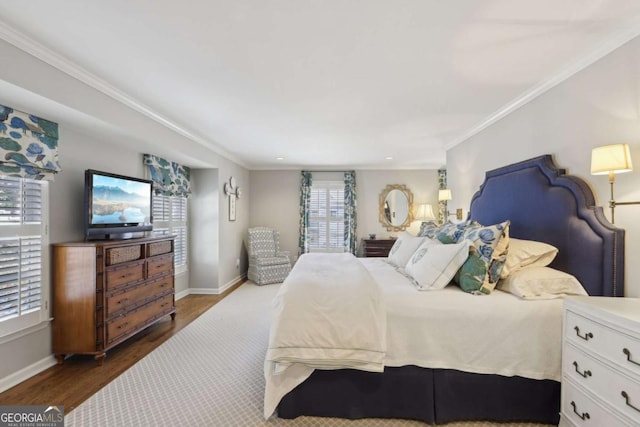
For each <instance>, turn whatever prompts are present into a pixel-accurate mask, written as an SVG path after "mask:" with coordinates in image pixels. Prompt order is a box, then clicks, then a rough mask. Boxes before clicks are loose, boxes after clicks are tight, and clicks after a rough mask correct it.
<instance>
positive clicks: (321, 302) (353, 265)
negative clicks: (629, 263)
mask: <svg viewBox="0 0 640 427" xmlns="http://www.w3.org/2000/svg"><path fill="white" fill-rule="evenodd" d="M274 304H275V315H274V318H273V323H272V325H271V333H270V336H269V347H268V349H267V355H266V358H265V379H266V389H265V407H264V413H265V417H267V418H268V417H269V416H270V415H271V414H272V413H273V411H274V410H275V407H276V406H277V404H278V402H279V401H280V399H281V398H282V397H283V396H284V395H285V394H286V393H288V392H289V391H290V390H291V389H292V388H293V387H295V386H296V385H298V384H299V383H301V382H302V381H303V380H305V379H306V378H307V377H308V376H309V375H310V374H311V372H313V369H343V368H354V369H360V370H366V371H373V372H382V371H383V370H384V361H385V352H386V314H385V308H384V304H383V298H382V294H381V292H380V288H379V287H378V285H377V284H376V282H375V281H374V280H373V278H372V277H371V275H370V274H369V272H368V271H367V269H366V268H365V267H364V266H363V265H362V263H361V262H360V261H359V260H358V259H357V258H355V257H354V256H353V255H351V254H305V255H302V256H301V257H300V259H299V260H298V262H297V263H296V265H295V267H294V268H293V270H292V271H291V273H290V274H289V277H287V279H286V280H285V282H284V283H283V284H282V287H281V288H280V290H279V292H278V294H277V295H276V298H275V301H274Z"/></svg>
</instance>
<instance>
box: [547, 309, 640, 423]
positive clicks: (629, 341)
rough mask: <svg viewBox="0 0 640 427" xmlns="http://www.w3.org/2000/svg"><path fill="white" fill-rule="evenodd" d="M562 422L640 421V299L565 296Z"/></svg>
mask: <svg viewBox="0 0 640 427" xmlns="http://www.w3.org/2000/svg"><path fill="white" fill-rule="evenodd" d="M563 337H564V338H563V348H562V405H561V406H562V413H561V420H560V425H561V426H607V427H614V426H638V425H640V299H637V298H608V297H571V298H567V299H566V300H565V302H564V334H563Z"/></svg>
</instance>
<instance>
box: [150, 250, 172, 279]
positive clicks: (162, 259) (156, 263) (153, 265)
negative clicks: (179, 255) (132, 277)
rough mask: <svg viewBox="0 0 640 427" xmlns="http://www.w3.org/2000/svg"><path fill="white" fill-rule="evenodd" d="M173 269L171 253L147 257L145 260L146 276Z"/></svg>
mask: <svg viewBox="0 0 640 427" xmlns="http://www.w3.org/2000/svg"><path fill="white" fill-rule="evenodd" d="M171 271H173V255H164V256H157V257H153V258H149V260H148V261H147V277H153V276H157V275H160V274H162V273H168V272H171Z"/></svg>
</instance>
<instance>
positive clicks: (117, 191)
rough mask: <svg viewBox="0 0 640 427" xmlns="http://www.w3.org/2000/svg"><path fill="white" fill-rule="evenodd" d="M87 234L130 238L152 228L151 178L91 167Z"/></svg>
mask: <svg viewBox="0 0 640 427" xmlns="http://www.w3.org/2000/svg"><path fill="white" fill-rule="evenodd" d="M84 180H85V188H84V207H85V238H86V239H90V238H105V239H110V238H127V237H134V236H133V235H131V234H130V233H139V232H145V231H151V230H152V229H153V225H152V217H151V203H152V197H153V191H152V181H149V180H146V179H140V178H133V177H129V176H123V175H116V174H113V173H108V172H100V171H96V170H92V169H88V170H86V171H85V174H84Z"/></svg>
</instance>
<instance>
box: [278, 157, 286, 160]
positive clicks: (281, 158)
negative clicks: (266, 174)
mask: <svg viewBox="0 0 640 427" xmlns="http://www.w3.org/2000/svg"><path fill="white" fill-rule="evenodd" d="M276 160H284V157H276Z"/></svg>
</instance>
